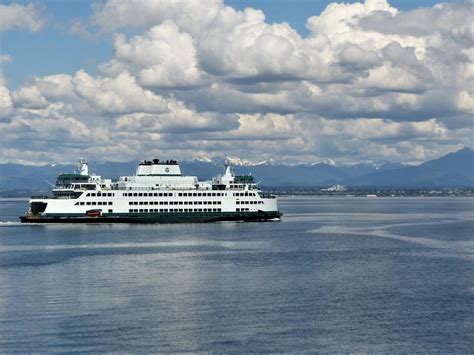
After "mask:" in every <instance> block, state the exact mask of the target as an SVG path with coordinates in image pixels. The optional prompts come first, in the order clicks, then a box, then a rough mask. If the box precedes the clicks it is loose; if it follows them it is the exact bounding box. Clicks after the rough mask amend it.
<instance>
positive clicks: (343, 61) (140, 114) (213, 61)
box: [0, 0, 474, 164]
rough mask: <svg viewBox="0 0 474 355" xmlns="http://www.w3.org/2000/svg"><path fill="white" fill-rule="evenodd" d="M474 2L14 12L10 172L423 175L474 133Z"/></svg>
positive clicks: (112, 6)
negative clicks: (136, 165) (299, 170)
mask: <svg viewBox="0 0 474 355" xmlns="http://www.w3.org/2000/svg"><path fill="white" fill-rule="evenodd" d="M473 18H474V2H473V1H471V0H468V1H464V2H463V1H457V2H455V1H449V2H444V3H438V2H436V1H432V0H424V1H408V0H399V1H385V0H366V1H365V2H357V1H345V2H331V1H314V0H313V1H310V0H292V1H290V0H259V1H257V0H255V1H250V0H245V1H242V0H241V1H239V0H229V1H225V2H224V1H219V0H204V1H203V0H200V1H171V0H161V1H160V0H146V1H138V0H103V1H90V2H88V1H80V0H72V1H62V0H47V1H41V2H37V1H34V2H29V1H0V134H1V135H0V162H2V163H5V162H13V163H24V164H43V163H51V162H59V163H66V162H74V161H75V160H76V159H77V158H78V157H80V156H84V155H87V156H88V157H89V159H91V160H96V161H106V160H108V161H130V160H141V159H151V158H155V157H157V158H162V159H171V158H172V159H178V160H183V159H185V160H190V159H193V158H211V159H212V158H216V157H222V156H225V155H227V156H237V157H240V158H242V159H247V160H251V161H258V160H262V159H273V160H274V161H276V162H278V163H287V164H296V163H313V162H318V161H321V160H323V159H325V158H330V159H332V160H334V161H335V162H336V163H337V164H352V163H358V162H376V161H377V162H378V161H393V162H404V163H417V162H422V161H425V160H428V159H433V158H436V157H439V156H442V155H444V154H446V153H448V152H452V151H456V150H458V149H461V148H463V147H472V146H473V139H472V137H474V134H473V133H474V125H473V123H474V122H473V116H474V23H473Z"/></svg>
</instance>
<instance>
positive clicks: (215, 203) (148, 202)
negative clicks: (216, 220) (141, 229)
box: [128, 201, 222, 205]
mask: <svg viewBox="0 0 474 355" xmlns="http://www.w3.org/2000/svg"><path fill="white" fill-rule="evenodd" d="M128 204H129V205H221V204H222V202H221V201H194V202H193V201H169V202H168V201H129V202H128Z"/></svg>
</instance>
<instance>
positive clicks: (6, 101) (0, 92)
mask: <svg viewBox="0 0 474 355" xmlns="http://www.w3.org/2000/svg"><path fill="white" fill-rule="evenodd" d="M12 107H13V100H12V98H11V96H10V90H8V87H7V86H6V82H5V79H3V77H2V76H1V75H0V121H1V120H2V118H5V117H8V115H9V114H10V112H11V109H12Z"/></svg>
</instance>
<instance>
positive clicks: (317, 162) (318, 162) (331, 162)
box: [311, 158, 336, 166]
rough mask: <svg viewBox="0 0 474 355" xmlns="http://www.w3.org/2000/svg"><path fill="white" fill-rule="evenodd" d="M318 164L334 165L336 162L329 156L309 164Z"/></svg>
mask: <svg viewBox="0 0 474 355" xmlns="http://www.w3.org/2000/svg"><path fill="white" fill-rule="evenodd" d="M320 164H325V165H331V166H336V162H335V161H334V160H332V159H330V158H324V159H321V160H319V161H316V162H314V163H312V164H311V166H315V165H320Z"/></svg>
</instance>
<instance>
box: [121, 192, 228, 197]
mask: <svg viewBox="0 0 474 355" xmlns="http://www.w3.org/2000/svg"><path fill="white" fill-rule="evenodd" d="M123 196H125V197H172V196H173V193H172V192H124V194H123ZM176 196H179V197H192V196H194V197H216V196H219V197H221V196H227V194H226V193H224V192H178V193H177V194H176Z"/></svg>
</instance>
